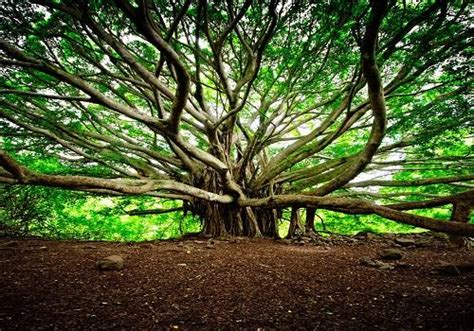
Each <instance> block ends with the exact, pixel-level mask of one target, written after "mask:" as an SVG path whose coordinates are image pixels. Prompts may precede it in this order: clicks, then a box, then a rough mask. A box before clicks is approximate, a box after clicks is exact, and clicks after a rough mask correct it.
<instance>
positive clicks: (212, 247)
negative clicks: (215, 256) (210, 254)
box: [206, 243, 216, 249]
mask: <svg viewBox="0 0 474 331" xmlns="http://www.w3.org/2000/svg"><path fill="white" fill-rule="evenodd" d="M206 248H207V249H216V246H214V245H211V244H210V243H207V245H206Z"/></svg>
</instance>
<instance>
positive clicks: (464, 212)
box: [449, 201, 471, 247]
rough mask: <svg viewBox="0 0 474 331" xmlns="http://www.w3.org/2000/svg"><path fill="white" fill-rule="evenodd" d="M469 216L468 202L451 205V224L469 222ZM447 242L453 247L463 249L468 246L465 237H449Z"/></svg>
mask: <svg viewBox="0 0 474 331" xmlns="http://www.w3.org/2000/svg"><path fill="white" fill-rule="evenodd" d="M470 216H471V204H470V203H469V202H465V201H460V202H457V203H455V204H453V211H452V213H451V222H461V223H467V222H469V218H470ZM449 241H450V243H451V244H452V245H453V246H457V247H465V246H467V245H468V243H469V242H468V240H467V238H466V237H465V236H459V235H453V234H451V235H449Z"/></svg>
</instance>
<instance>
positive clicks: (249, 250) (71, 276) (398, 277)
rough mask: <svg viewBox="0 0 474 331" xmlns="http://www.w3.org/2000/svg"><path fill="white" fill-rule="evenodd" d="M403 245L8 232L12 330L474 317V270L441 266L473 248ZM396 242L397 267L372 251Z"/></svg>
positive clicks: (399, 325) (298, 325)
mask: <svg viewBox="0 0 474 331" xmlns="http://www.w3.org/2000/svg"><path fill="white" fill-rule="evenodd" d="M417 240H419V238H417ZM427 242H428V243H427ZM396 246H398V247H396ZM399 246H400V245H398V244H396V243H395V242H394V238H393V237H390V238H387V237H376V236H375V237H374V236H371V237H370V238H365V237H360V238H358V239H352V238H349V239H334V240H332V241H326V242H324V243H317V244H311V243H305V244H304V245H303V244H301V243H298V242H289V241H275V240H264V239H261V240H252V241H249V240H244V239H237V240H236V239H232V240H213V241H211V242H208V241H206V240H202V239H200V240H196V239H194V240H191V239H190V240H186V241H167V242H153V243H140V244H117V243H103V242H93V243H92V242H70V241H69V242H58V241H41V240H15V241H12V240H11V239H10V240H7V239H3V240H0V330H11V329H17V330H28V329H35V330H45V329H46V330H54V329H58V330H73V329H76V330H77V329H113V330H120V329H127V330H130V329H136V330H150V329H191V330H196V329H198V330H200V329H225V330H228V329H231V330H233V329H250V330H252V329H253V330H267V329H286V330H299V329H302V330H303V329H311V330H313V329H319V330H341V329H344V330H347V329H396V330H413V329H418V328H420V329H446V330H472V329H474V272H472V271H471V272H469V271H467V272H461V273H459V274H458V273H454V274H453V275H445V274H443V273H439V272H437V271H436V268H437V265H438V264H440V263H441V262H446V263H452V264H459V263H465V262H466V261H472V260H473V258H474V255H473V254H474V252H473V250H472V249H469V248H457V249H455V248H450V247H449V246H448V245H447V244H443V243H442V242H441V241H436V240H434V241H433V240H431V239H430V240H429V241H427V240H424V241H423V242H422V244H419V242H417V244H416V245H408V246H409V247H399ZM404 246H407V245H404ZM389 247H396V249H399V250H401V252H402V259H401V260H398V261H388V262H389V263H392V264H391V265H389V266H391V267H389V268H379V267H377V266H370V265H367V263H366V264H364V263H361V259H362V260H364V259H365V260H374V259H378V256H379V254H380V252H381V251H382V250H383V249H385V248H389ZM112 254H119V255H121V256H122V257H123V258H124V261H125V267H124V268H123V269H122V270H117V271H99V270H98V269H97V267H96V261H97V260H98V259H101V258H103V257H106V256H108V255H112ZM386 262H387V261H386ZM392 268H393V269H392Z"/></svg>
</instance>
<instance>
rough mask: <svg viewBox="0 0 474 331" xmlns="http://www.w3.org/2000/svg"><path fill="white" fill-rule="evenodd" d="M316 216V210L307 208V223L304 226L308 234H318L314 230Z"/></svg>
mask: <svg viewBox="0 0 474 331" xmlns="http://www.w3.org/2000/svg"><path fill="white" fill-rule="evenodd" d="M315 216H316V208H307V209H306V223H305V225H304V230H305V232H306V234H307V235H308V234H310V233H316V230H315V228H314V217H315Z"/></svg>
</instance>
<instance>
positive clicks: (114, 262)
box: [96, 255, 123, 270]
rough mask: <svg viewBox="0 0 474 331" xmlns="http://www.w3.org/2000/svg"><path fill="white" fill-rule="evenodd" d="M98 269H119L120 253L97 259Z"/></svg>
mask: <svg viewBox="0 0 474 331" xmlns="http://www.w3.org/2000/svg"><path fill="white" fill-rule="evenodd" d="M96 265H97V269H99V270H120V269H122V268H123V258H122V257H121V256H120V255H110V256H107V257H105V258H103V259H102V260H99V261H97V263H96Z"/></svg>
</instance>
